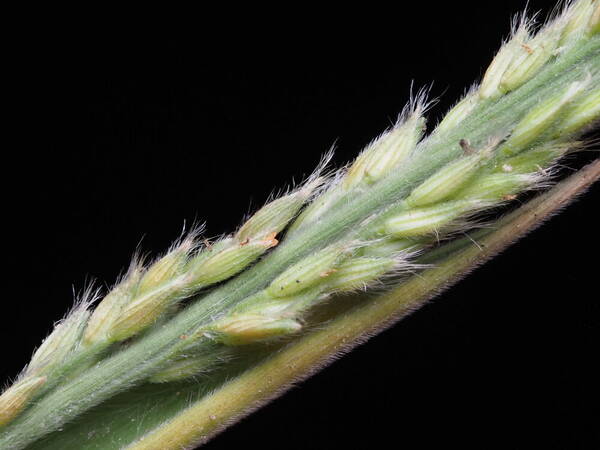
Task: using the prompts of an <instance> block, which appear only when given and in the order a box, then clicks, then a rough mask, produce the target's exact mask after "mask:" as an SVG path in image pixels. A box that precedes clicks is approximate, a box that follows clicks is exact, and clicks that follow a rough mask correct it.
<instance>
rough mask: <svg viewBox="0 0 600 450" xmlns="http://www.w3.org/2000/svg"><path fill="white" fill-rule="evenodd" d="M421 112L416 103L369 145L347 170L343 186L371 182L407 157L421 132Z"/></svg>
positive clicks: (422, 129) (423, 129) (422, 124)
mask: <svg viewBox="0 0 600 450" xmlns="http://www.w3.org/2000/svg"><path fill="white" fill-rule="evenodd" d="M422 113H423V107H422V106H421V105H419V106H418V107H417V108H416V110H415V111H413V112H412V113H410V114H409V115H408V117H407V118H406V119H405V120H403V121H401V122H399V123H398V124H397V125H396V126H394V128H392V129H391V130H390V131H388V132H386V133H384V134H383V135H381V136H380V137H379V138H378V139H376V140H375V141H374V142H373V143H372V144H370V145H369V146H368V147H367V148H366V150H365V151H364V152H363V153H361V154H360V156H359V157H358V158H356V161H355V162H354V164H352V166H351V167H350V169H348V172H347V174H346V176H345V177H344V179H343V181H342V186H343V188H344V189H346V190H349V189H351V188H353V187H355V186H357V185H359V184H361V183H367V184H373V183H375V182H376V181H378V180H380V179H381V178H383V177H384V176H385V175H387V174H388V173H389V172H390V171H391V170H393V169H394V168H395V167H398V165H399V164H401V163H402V161H404V160H405V159H406V158H408V157H409V156H410V154H411V153H412V151H413V150H414V148H415V146H416V145H417V142H419V140H420V139H421V137H422V136H423V132H424V131H425V119H424V118H423V116H422Z"/></svg>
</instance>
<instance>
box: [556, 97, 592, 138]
mask: <svg viewBox="0 0 600 450" xmlns="http://www.w3.org/2000/svg"><path fill="white" fill-rule="evenodd" d="M598 119H600V87H595V88H593V89H591V90H590V91H588V92H584V94H583V95H581V96H580V97H579V98H577V102H572V103H571V104H570V106H569V108H567V110H566V111H565V113H564V117H563V119H562V121H561V122H560V123H559V124H558V126H557V127H556V130H555V133H554V137H556V138H558V137H560V136H561V135H571V134H575V133H578V132H581V131H585V130H586V129H587V128H589V127H590V126H591V125H593V124H594V122H595V121H597V120H598Z"/></svg>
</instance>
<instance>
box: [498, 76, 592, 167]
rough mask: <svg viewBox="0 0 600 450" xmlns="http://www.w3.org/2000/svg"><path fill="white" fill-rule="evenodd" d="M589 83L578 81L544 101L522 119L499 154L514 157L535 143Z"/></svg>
mask: <svg viewBox="0 0 600 450" xmlns="http://www.w3.org/2000/svg"><path fill="white" fill-rule="evenodd" d="M586 85H587V82H586V81H585V80H584V81H576V82H574V83H571V85H570V86H569V87H568V88H566V89H565V90H564V91H563V92H561V93H559V94H557V95H555V96H554V97H552V98H550V99H547V100H543V101H542V102H540V104H539V105H537V106H536V107H535V108H533V109H532V110H531V111H530V112H529V113H527V114H526V115H525V117H523V118H522V119H521V121H520V122H519V123H518V124H517V126H516V127H515V129H514V130H513V132H512V134H511V135H510V137H509V138H508V139H507V141H506V142H505V143H504V144H503V145H502V146H501V148H500V149H499V152H500V154H501V155H503V156H512V155H515V154H517V153H519V152H521V151H523V150H525V149H526V148H527V147H528V146H529V145H531V144H532V143H534V142H535V141H536V140H537V139H538V138H539V137H540V136H541V135H542V134H543V133H545V132H546V131H548V130H549V129H550V127H551V126H552V125H554V124H555V123H556V122H557V121H558V120H559V119H561V118H562V116H563V113H564V112H565V110H566V109H567V107H568V106H569V105H570V104H571V102H573V101H574V100H575V99H576V98H577V97H578V95H579V94H581V92H583V91H584V89H585V88H586Z"/></svg>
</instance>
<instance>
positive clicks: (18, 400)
mask: <svg viewBox="0 0 600 450" xmlns="http://www.w3.org/2000/svg"><path fill="white" fill-rule="evenodd" d="M45 383H46V377H45V376H42V377H29V378H25V379H24V380H22V381H20V382H17V383H16V384H13V385H12V386H11V387H9V388H8V389H7V390H6V391H4V392H3V393H2V395H0V427H2V426H4V425H6V424H7V423H8V422H10V421H11V420H13V419H14V418H15V417H16V416H17V415H18V414H19V413H20V412H21V411H22V410H23V408H25V406H26V405H27V403H28V402H29V400H30V399H31V397H32V396H33V395H34V394H35V393H36V391H37V390H39V389H40V388H41V387H42V386H43V385H44V384H45Z"/></svg>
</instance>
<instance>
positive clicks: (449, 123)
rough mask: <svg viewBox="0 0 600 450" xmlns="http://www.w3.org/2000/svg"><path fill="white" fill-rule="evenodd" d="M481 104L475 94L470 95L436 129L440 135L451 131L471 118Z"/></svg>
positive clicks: (449, 112)
mask: <svg viewBox="0 0 600 450" xmlns="http://www.w3.org/2000/svg"><path fill="white" fill-rule="evenodd" d="M478 104H479V98H478V96H477V95H476V94H475V93H474V92H470V93H468V94H467V95H466V96H465V97H464V98H463V99H462V100H461V101H460V102H458V103H457V104H456V105H455V106H454V107H453V108H452V109H451V110H450V111H448V114H446V115H445V116H444V118H443V119H442V121H441V122H440V123H439V125H438V126H437V127H436V131H437V132H438V133H440V132H442V133H443V132H445V131H448V130H451V129H452V128H454V127H455V126H457V125H459V124H460V123H461V122H462V121H463V120H464V119H465V118H467V117H468V116H469V114H471V113H472V112H473V110H474V109H475V107H476V106H477V105H478Z"/></svg>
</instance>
